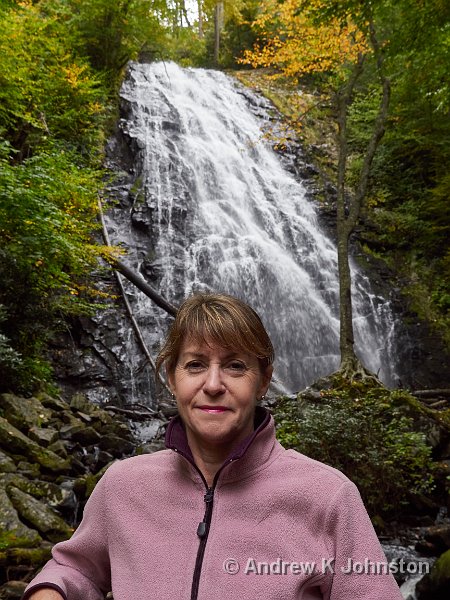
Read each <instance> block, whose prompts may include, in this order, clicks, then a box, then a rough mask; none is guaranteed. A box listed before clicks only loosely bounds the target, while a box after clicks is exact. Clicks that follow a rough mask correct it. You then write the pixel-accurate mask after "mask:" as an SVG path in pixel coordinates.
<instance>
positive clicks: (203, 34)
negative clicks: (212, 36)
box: [197, 0, 205, 40]
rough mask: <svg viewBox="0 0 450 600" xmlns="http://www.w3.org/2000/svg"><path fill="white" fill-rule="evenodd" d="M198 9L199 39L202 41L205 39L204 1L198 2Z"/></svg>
mask: <svg viewBox="0 0 450 600" xmlns="http://www.w3.org/2000/svg"><path fill="white" fill-rule="evenodd" d="M197 7H198V37H199V38H200V39H201V40H202V39H203V38H204V37H205V33H204V31H203V11H202V0H197Z"/></svg>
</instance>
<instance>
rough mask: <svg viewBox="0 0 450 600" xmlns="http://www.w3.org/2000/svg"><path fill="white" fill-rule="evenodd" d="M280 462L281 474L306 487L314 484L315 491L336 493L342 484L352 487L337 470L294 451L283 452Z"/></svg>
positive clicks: (345, 477)
mask: <svg viewBox="0 0 450 600" xmlns="http://www.w3.org/2000/svg"><path fill="white" fill-rule="evenodd" d="M281 461H282V463H283V467H282V469H283V472H285V473H286V474H287V476H288V477H290V478H292V480H293V481H301V482H302V483H303V485H306V486H308V485H309V483H311V484H312V483H314V487H315V488H316V489H317V487H320V488H322V490H323V491H324V492H326V493H331V492H333V491H336V490H338V489H339V488H341V487H342V486H343V485H344V484H350V485H351V486H354V484H353V483H352V482H351V481H350V479H349V478H348V477H347V476H346V475H344V473H342V472H341V471H339V470H338V469H335V468H334V467H331V466H330V465H327V464H325V463H322V462H320V461H318V460H315V459H313V458H310V457H309V456H306V455H305V454H301V453H300V452H297V451H296V450H285V451H284V452H283V453H282V455H281Z"/></svg>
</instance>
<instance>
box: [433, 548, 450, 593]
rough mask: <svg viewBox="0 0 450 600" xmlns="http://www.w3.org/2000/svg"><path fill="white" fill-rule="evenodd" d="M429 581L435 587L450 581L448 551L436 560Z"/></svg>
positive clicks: (449, 551) (449, 557) (449, 555)
mask: <svg viewBox="0 0 450 600" xmlns="http://www.w3.org/2000/svg"><path fill="white" fill-rule="evenodd" d="M430 579H431V581H432V582H433V584H434V585H435V586H436V587H439V586H441V585H443V584H444V583H446V582H449V581H450V550H447V552H444V554H441V556H440V557H439V558H438V559H437V561H436V562H435V564H434V565H433V569H432V570H431V573H430Z"/></svg>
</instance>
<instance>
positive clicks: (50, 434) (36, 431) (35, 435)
mask: <svg viewBox="0 0 450 600" xmlns="http://www.w3.org/2000/svg"><path fill="white" fill-rule="evenodd" d="M28 437H29V438H30V440H33V442H37V443H38V444H39V445H40V446H45V447H46V448H47V446H50V444H53V442H56V440H57V439H58V432H57V431H56V429H52V428H51V427H48V428H45V429H44V428H43V427H30V429H29V431H28Z"/></svg>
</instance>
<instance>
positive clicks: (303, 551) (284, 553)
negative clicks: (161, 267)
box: [24, 294, 401, 600]
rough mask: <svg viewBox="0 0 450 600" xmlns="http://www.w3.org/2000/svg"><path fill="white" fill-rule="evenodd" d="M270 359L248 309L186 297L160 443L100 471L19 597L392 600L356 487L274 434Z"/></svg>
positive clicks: (176, 329) (229, 301) (168, 356)
mask: <svg viewBox="0 0 450 600" xmlns="http://www.w3.org/2000/svg"><path fill="white" fill-rule="evenodd" d="M272 362H273V348H272V344H271V342H270V339H269V337H268V335H267V333H266V331H265V329H264V327H263V325H262V323H261V320H260V319H259V317H258V315H257V314H256V313H255V312H254V311H253V310H252V309H251V308H250V307H249V306H248V305H246V304H245V303H243V302H241V301H239V300H237V299H236V298H232V297H230V296H226V295H219V294H199V295H195V296H192V297H191V298H189V299H188V300H187V301H186V302H185V303H184V304H183V305H182V306H181V308H180V310H179V311H178V314H177V317H176V320H175V323H174V324H173V326H172V328H171V331H170V334H169V337H168V339H167V341H166V343H165V345H164V347H163V349H162V351H161V353H160V355H159V357H158V361H157V367H158V369H160V368H161V367H162V366H163V365H164V366H165V368H166V373H167V379H168V382H169V386H170V388H171V390H172V392H173V394H174V396H175V398H176V401H177V405H178V410H179V416H177V417H175V418H174V419H173V420H172V421H171V422H170V424H169V426H168V429H167V434H166V446H167V448H168V449H167V450H163V451H161V452H156V453H154V454H151V455H143V456H136V457H133V458H130V459H127V460H124V461H120V462H116V463H115V464H113V465H112V466H111V467H110V468H109V469H108V471H107V472H106V474H105V475H104V477H103V478H102V479H101V480H100V482H99V483H98V485H97V487H96V488H95V491H94V492H93V494H92V496H91V497H90V499H89V501H88V503H87V504H86V508H85V512H84V517H83V521H82V523H81V525H80V526H79V528H78V529H77V531H76V532H75V534H74V536H73V537H72V538H71V539H70V540H68V541H66V542H62V543H60V544H57V545H56V546H55V547H54V549H53V559H52V560H51V561H50V562H49V563H47V565H46V566H45V567H44V569H43V571H42V572H41V573H40V574H39V575H38V576H37V577H36V578H35V579H34V580H33V581H32V582H31V584H30V585H29V587H28V588H27V591H26V594H25V597H24V598H27V599H28V598H32V599H33V600H60V599H61V598H66V599H68V600H98V599H100V598H104V596H105V595H106V593H107V592H108V591H110V590H112V592H113V595H114V599H115V600H149V599H151V598H158V599H161V600H164V599H169V598H170V599H171V600H174V599H175V600H178V599H179V600H187V599H189V598H190V599H191V600H197V599H198V600H217V598H233V599H237V600H240V599H243V598H245V599H250V600H252V599H264V600H272V599H273V600H275V599H277V600H278V599H279V600H289V599H292V600H294V599H296V600H297V599H300V598H301V599H302V600H317V599H320V598H326V599H329V600H358V599H361V600H363V599H364V600H369V599H370V600H375V599H377V600H400V599H401V595H400V592H399V590H398V587H397V585H396V583H395V581H394V579H393V578H392V575H390V574H389V573H388V572H386V571H387V570H388V569H387V568H386V567H387V566H386V562H385V561H386V559H385V557H384V555H383V552H382V550H381V548H380V545H379V542H378V540H377V537H376V535H375V533H374V531H373V528H372V525H371V523H370V520H369V517H368V515H367V513H366V511H365V509H364V506H363V504H362V502H361V499H360V497H359V494H358V492H357V490H356V488H355V486H354V485H353V484H352V483H351V482H350V481H349V480H348V479H347V478H346V477H345V476H344V475H343V474H342V473H340V472H339V471H336V470H335V469H332V468H331V467H328V466H326V465H324V464H321V463H318V462H316V461H314V460H312V459H309V458H307V457H305V456H303V455H301V454H299V453H297V452H295V451H293V450H285V449H284V448H283V447H282V446H281V445H280V444H279V443H278V442H277V441H276V440H275V428H274V422H273V419H272V417H271V416H270V415H269V413H268V412H267V411H266V410H265V409H263V408H261V407H259V406H257V402H258V400H260V399H261V398H262V397H263V396H264V394H265V393H266V391H267V389H268V386H269V383H270V379H271V375H272ZM377 564H378V565H385V568H384V569H383V568H382V567H381V566H379V567H378V568H375V567H374V566H373V565H377ZM354 565H358V566H357V568H356V569H355V568H353V566H354ZM360 565H363V567H361V566H360ZM364 565H366V567H365V568H364ZM375 571H376V572H375Z"/></svg>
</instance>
